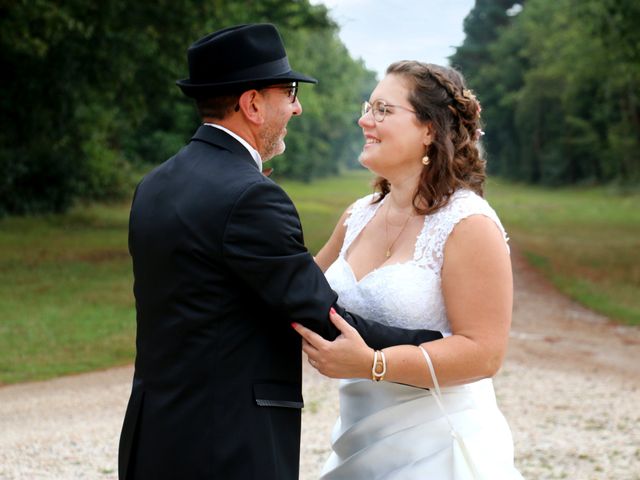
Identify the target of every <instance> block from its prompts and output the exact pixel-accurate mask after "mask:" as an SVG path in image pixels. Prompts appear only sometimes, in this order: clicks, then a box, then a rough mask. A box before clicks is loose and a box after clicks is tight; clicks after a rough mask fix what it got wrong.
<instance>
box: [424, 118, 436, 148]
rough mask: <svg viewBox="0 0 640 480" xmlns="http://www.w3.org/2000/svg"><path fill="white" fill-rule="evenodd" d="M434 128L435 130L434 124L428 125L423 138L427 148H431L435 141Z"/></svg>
mask: <svg viewBox="0 0 640 480" xmlns="http://www.w3.org/2000/svg"><path fill="white" fill-rule="evenodd" d="M434 137H435V135H434V128H433V124H432V123H431V122H429V123H427V124H426V126H425V129H424V134H423V137H422V143H424V144H425V146H427V147H428V146H429V145H431V144H432V143H433V140H434Z"/></svg>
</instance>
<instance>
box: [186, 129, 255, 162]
mask: <svg viewBox="0 0 640 480" xmlns="http://www.w3.org/2000/svg"><path fill="white" fill-rule="evenodd" d="M191 141H192V142H193V141H196V142H204V143H208V144H209V145H214V146H217V147H220V148H224V149H225V150H228V151H230V152H231V153H233V154H234V155H236V156H238V157H240V158H242V159H243V160H245V161H247V162H249V163H250V164H251V165H253V166H254V167H255V168H256V169H258V165H256V162H255V161H254V160H253V157H252V156H251V154H250V153H249V151H248V150H247V149H246V148H245V147H244V145H242V144H241V143H240V142H239V141H237V140H236V139H235V138H233V137H232V136H231V135H229V134H228V133H227V132H224V131H222V130H220V129H218V128H215V127H210V126H207V125H201V126H200V127H199V128H198V130H196V133H195V134H194V135H193V137H191Z"/></svg>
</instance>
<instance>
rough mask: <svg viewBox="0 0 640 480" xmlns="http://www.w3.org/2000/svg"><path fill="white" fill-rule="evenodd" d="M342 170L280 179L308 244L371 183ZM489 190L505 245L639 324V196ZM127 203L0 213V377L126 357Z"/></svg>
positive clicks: (129, 303) (129, 299)
mask: <svg viewBox="0 0 640 480" xmlns="http://www.w3.org/2000/svg"><path fill="white" fill-rule="evenodd" d="M370 179H371V176H370V175H369V174H368V173H366V172H352V173H349V174H346V175H344V176H342V177H340V178H331V179H326V180H321V181H318V182H314V183H311V184H304V183H299V182H282V184H283V186H284V188H285V189H286V190H287V191H288V192H289V194H290V196H291V197H292V199H293V200H294V202H295V203H296V205H297V206H298V210H299V211H300V214H301V217H302V223H303V227H304V231H305V239H306V242H307V245H308V246H309V249H310V250H311V251H312V252H314V253H315V252H317V250H318V249H319V248H320V247H321V246H322V245H323V243H324V241H325V240H326V239H327V238H328V237H329V235H330V234H331V232H332V231H333V228H334V226H335V224H336V222H337V220H338V218H339V217H340V215H341V214H342V212H343V211H344V209H345V208H346V207H347V206H348V205H350V204H351V203H352V202H353V201H354V200H355V199H356V198H359V197H360V196H362V195H365V194H367V193H369V192H370V191H371V188H370ZM488 198H489V200H490V201H491V203H492V205H493V206H494V207H495V208H496V210H497V211H498V213H499V214H500V216H501V218H502V220H503V222H504V224H505V227H506V228H507V230H508V231H509V233H510V235H511V237H512V239H513V241H512V242H513V243H515V244H516V245H517V247H518V248H519V249H520V250H521V251H523V252H524V254H525V255H526V256H527V258H528V259H529V261H530V262H531V263H532V264H533V265H534V266H535V267H536V268H539V269H540V270H541V271H542V272H543V273H544V274H545V275H547V276H548V277H549V278H551V279H552V280H553V281H554V283H556V285H558V287H559V288H560V289H561V290H562V291H564V292H566V293H567V294H569V295H571V296H572V297H574V298H576V299H578V300H579V301H581V302H582V303H584V304H585V305H587V306H589V307H591V308H593V309H594V310H597V311H600V312H602V313H604V314H605V315H608V316H610V317H612V318H614V319H618V320H620V321H623V322H626V323H629V324H640V260H639V259H638V257H639V255H638V252H639V251H640V248H639V247H640V213H639V211H640V210H639V209H638V208H637V205H638V204H639V202H640V196H639V195H638V194H635V195H633V196H618V195H615V194H612V193H610V192H608V191H607V190H606V189H562V190H545V189H540V188H531V187H525V186H519V185H512V184H507V183H503V182H496V181H492V182H490V184H489V187H488ZM128 210H129V204H128V202H125V203H121V204H116V205H84V206H82V205H81V206H78V207H76V208H74V209H73V210H72V211H71V212H69V213H68V214H65V215H47V216H34V217H26V218H5V219H2V220H0V383H15V382H21V381H27V380H38V379H44V378H50V377H55V376H59V375H64V374H69V373H76V372H83V371H89V370H95V369H100V368H105V367H109V366H113V365H121V364H126V363H130V362H132V361H133V358H134V350H135V347H134V337H135V313H134V302H133V295H132V277H131V265H130V259H129V256H128V253H127V219H128Z"/></svg>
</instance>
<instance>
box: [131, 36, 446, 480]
mask: <svg viewBox="0 0 640 480" xmlns="http://www.w3.org/2000/svg"><path fill="white" fill-rule="evenodd" d="M188 58H189V73H190V78H189V79H187V80H181V81H178V82H177V83H178V85H179V86H180V87H181V88H182V90H183V92H184V93H185V94H186V95H188V96H190V97H193V98H195V99H196V103H197V106H198V109H199V111H200V113H201V115H202V117H203V120H204V125H203V126H201V127H200V128H199V129H198V130H197V131H196V133H195V135H194V136H193V138H192V139H191V142H190V143H189V144H188V145H187V146H186V147H184V148H183V149H182V150H181V151H180V152H178V154H176V155H175V156H174V157H172V158H171V159H169V160H168V161H166V162H165V163H163V164H162V165H160V166H159V167H157V168H156V169H155V170H153V171H152V172H151V173H149V174H148V175H147V176H146V177H145V178H144V179H143V180H142V182H141V183H140V184H139V185H138V188H137V190H136V194H135V196H134V200H133V205H132V207H131V218H130V231H129V248H130V252H131V256H132V259H133V271H134V277H135V285H134V293H135V297H136V309H137V340H136V346H137V356H136V366H135V374H134V379H133V389H132V393H131V398H130V400H129V405H128V408H127V413H126V416H125V420H124V426H123V429H122V436H121V441H120V458H119V476H120V479H121V480H125V479H127V480H132V479H137V480H140V479H145V480H147V479H148V480H162V479H188V480H198V479H224V480H234V479H238V480H250V479H267V480H269V479H272V480H291V479H297V478H298V462H299V448H300V445H299V442H300V409H301V408H302V406H303V402H302V394H301V371H302V368H301V342H300V337H299V336H298V334H297V333H296V332H295V331H294V330H293V329H292V328H291V326H290V325H291V323H292V322H295V323H300V324H302V325H304V326H306V327H308V328H311V329H312V330H315V331H316V332H318V333H320V334H321V335H322V336H324V337H325V338H327V339H329V340H332V339H334V338H335V337H336V336H337V335H338V334H339V332H338V330H337V329H336V327H335V326H334V325H333V324H332V323H331V322H330V321H329V319H328V312H329V310H330V308H332V307H335V308H336V309H337V310H338V312H339V313H341V314H342V315H343V316H344V317H345V318H346V319H347V321H348V322H349V323H350V324H351V325H353V326H355V328H356V329H357V330H358V331H359V333H360V334H361V335H362V337H363V339H364V340H365V341H366V342H367V343H368V344H369V346H371V347H374V348H382V347H384V346H388V345H391V344H397V343H415V344H418V343H420V342H423V341H426V340H429V339H434V338H439V337H440V334H439V333H438V332H428V331H424V332H412V331H404V330H400V329H393V328H389V327H383V326H381V325H379V324H376V323H375V322H368V321H365V320H363V319H360V318H357V317H355V316H352V315H349V314H348V313H347V312H345V311H344V310H342V309H340V308H339V307H338V306H337V305H335V302H336V294H335V293H334V292H333V291H332V290H331V289H330V288H329V286H328V285H327V283H326V281H325V279H324V276H323V275H322V273H321V271H320V270H319V269H318V268H317V266H316V265H315V263H314V261H313V258H312V257H311V255H310V254H309V253H308V252H307V250H306V249H305V247H304V244H303V239H302V230H301V225H300V221H299V218H298V214H297V212H296V210H295V208H294V206H293V204H292V203H291V201H290V199H289V198H288V197H287V196H286V194H285V193H284V192H283V191H282V189H281V188H279V187H278V186H277V185H276V184H275V183H274V182H272V181H271V180H270V179H268V178H267V177H265V176H264V175H263V174H262V173H261V166H262V162H263V161H267V160H269V159H270V158H271V157H273V156H274V155H277V154H279V153H282V152H283V151H284V148H285V144H284V136H285V134H286V125H287V122H288V121H289V119H290V118H291V116H293V115H299V114H301V113H302V107H301V105H300V102H299V101H298V99H297V96H296V94H297V85H298V84H297V82H307V83H316V80H315V79H313V78H311V77H308V76H306V75H302V74H300V73H297V72H294V71H292V70H291V68H290V67H289V63H288V60H287V56H286V52H285V50H284V46H283V44H282V40H281V38H280V36H279V34H278V32H277V30H276V29H275V27H274V26H273V25H269V24H255V25H240V26H235V27H231V28H227V29H224V30H221V31H218V32H215V33H213V34H211V35H209V36H207V37H204V38H203V39H201V40H199V41H197V42H196V43H194V44H193V45H192V46H191V47H190V48H189V51H188Z"/></svg>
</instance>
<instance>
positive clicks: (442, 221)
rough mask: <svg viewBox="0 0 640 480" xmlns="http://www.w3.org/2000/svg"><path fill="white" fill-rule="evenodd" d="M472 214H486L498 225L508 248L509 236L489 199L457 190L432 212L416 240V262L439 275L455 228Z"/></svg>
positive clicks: (467, 191)
mask: <svg viewBox="0 0 640 480" xmlns="http://www.w3.org/2000/svg"><path fill="white" fill-rule="evenodd" d="M471 215H484V216H486V217H488V218H490V219H491V220H493V222H494V223H495V224H496V225H497V227H498V228H499V229H500V232H502V236H503V238H504V241H505V245H506V248H507V251H509V245H508V243H507V242H508V241H509V237H508V236H507V233H506V231H505V229H504V227H503V226H502V223H501V222H500V219H499V218H498V215H497V214H496V212H495V210H493V208H491V206H490V205H489V204H488V203H487V201H486V200H485V199H484V198H482V197H480V196H479V195H476V194H475V193H474V192H471V191H469V190H458V191H457V192H455V193H454V194H453V195H452V197H451V200H450V201H449V203H448V204H447V205H446V206H445V207H443V208H441V209H440V210H438V211H437V212H435V213H434V214H433V215H430V216H429V217H427V219H426V220H425V224H424V227H423V229H422V231H421V232H420V235H419V236H418V238H417V240H416V249H415V254H414V261H415V262H416V264H418V265H419V266H421V267H423V268H428V269H430V270H432V271H433V272H434V273H436V274H437V275H438V276H439V275H440V271H441V270H442V263H443V259H444V246H445V243H446V242H447V239H448V238H449V235H450V234H451V232H452V231H453V229H454V227H455V226H456V225H457V224H458V223H459V222H460V221H461V220H464V219H465V218H467V217H470V216H471Z"/></svg>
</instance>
